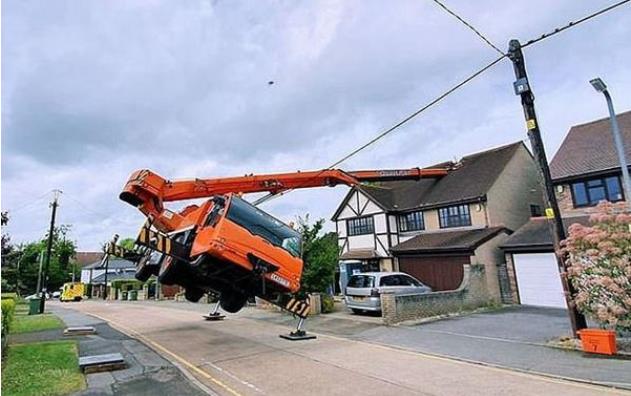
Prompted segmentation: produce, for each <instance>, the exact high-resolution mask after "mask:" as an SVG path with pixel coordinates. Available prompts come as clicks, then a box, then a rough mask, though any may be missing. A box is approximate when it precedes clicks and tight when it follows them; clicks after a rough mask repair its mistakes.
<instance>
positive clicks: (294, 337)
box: [279, 330, 317, 341]
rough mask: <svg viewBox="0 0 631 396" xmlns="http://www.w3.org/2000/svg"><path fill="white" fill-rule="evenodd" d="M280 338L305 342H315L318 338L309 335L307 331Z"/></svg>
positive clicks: (299, 331)
mask: <svg viewBox="0 0 631 396" xmlns="http://www.w3.org/2000/svg"><path fill="white" fill-rule="evenodd" d="M279 337H280V338H284V339H286V340H289V341H304V340H313V339H315V338H317V337H316V336H314V335H313V334H308V333H307V332H306V331H302V330H298V331H292V332H291V333H289V334H281V335H279Z"/></svg>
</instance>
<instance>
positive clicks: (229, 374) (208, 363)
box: [200, 360, 265, 395]
mask: <svg viewBox="0 0 631 396" xmlns="http://www.w3.org/2000/svg"><path fill="white" fill-rule="evenodd" d="M200 366H210V367H212V368H214V369H215V370H217V371H219V372H220V373H222V374H225V375H227V376H228V377H230V378H232V379H234V380H235V381H238V382H240V383H242V384H243V385H245V386H247V387H248V388H250V389H252V390H255V391H256V392H258V393H261V394H263V395H264V394H265V392H263V391H262V390H261V389H259V388H257V387H256V386H255V385H254V384H252V383H250V382H248V381H246V380H243V379H241V378H239V377H237V376H236V375H234V374H232V373H231V372H230V371H228V370H226V369H223V368H221V367H219V366H217V365H216V364H213V363H211V362H209V361H206V360H205V361H204V363H202V364H200Z"/></svg>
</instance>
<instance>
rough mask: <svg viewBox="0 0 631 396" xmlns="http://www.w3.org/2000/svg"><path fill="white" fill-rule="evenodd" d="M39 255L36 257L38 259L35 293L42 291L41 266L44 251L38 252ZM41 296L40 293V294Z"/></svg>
mask: <svg viewBox="0 0 631 396" xmlns="http://www.w3.org/2000/svg"><path fill="white" fill-rule="evenodd" d="M38 256H39V257H38V258H37V259H38V261H39V270H38V271H37V288H36V291H37V293H41V292H42V266H43V265H44V252H39V255H38ZM40 296H41V294H40Z"/></svg>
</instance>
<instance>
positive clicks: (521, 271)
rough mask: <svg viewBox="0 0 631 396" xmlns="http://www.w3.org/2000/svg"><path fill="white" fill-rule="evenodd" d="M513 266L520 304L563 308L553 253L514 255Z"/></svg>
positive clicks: (559, 279)
mask: <svg viewBox="0 0 631 396" xmlns="http://www.w3.org/2000/svg"><path fill="white" fill-rule="evenodd" d="M513 265H514V268H515V277H516V280H517V292H518V294H519V300H520V302H521V304H524V305H535V306H540V307H554V308H565V298H564V294H563V286H562V285H561V278H560V276H559V271H558V269H557V262H556V258H555V255H554V253H522V254H514V255H513Z"/></svg>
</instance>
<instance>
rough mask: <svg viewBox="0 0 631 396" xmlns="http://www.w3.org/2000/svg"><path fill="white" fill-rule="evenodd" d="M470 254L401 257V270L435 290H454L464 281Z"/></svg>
mask: <svg viewBox="0 0 631 396" xmlns="http://www.w3.org/2000/svg"><path fill="white" fill-rule="evenodd" d="M465 264H469V256H468V255H467V256H411V257H399V271H401V272H405V273H408V274H410V275H412V276H413V277H415V278H416V279H418V280H420V281H421V282H423V283H424V284H426V285H427V286H429V287H431V288H432V290H434V291H441V290H454V289H457V288H458V286H460V284H461V283H462V276H463V272H464V267H463V266H464V265H465Z"/></svg>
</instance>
